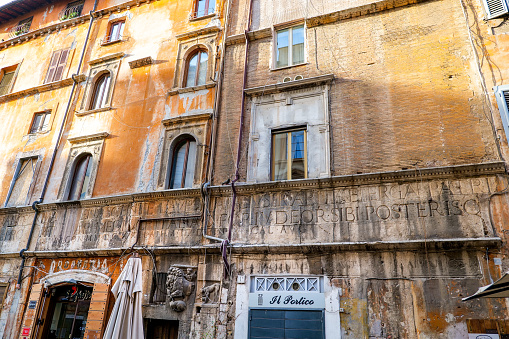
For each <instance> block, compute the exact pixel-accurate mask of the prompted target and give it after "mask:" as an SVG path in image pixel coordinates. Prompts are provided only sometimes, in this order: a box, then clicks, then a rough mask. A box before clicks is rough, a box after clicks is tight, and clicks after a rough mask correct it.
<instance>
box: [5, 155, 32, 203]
mask: <svg viewBox="0 0 509 339" xmlns="http://www.w3.org/2000/svg"><path fill="white" fill-rule="evenodd" d="M36 167H37V158H36V157H34V158H25V159H20V161H19V164H18V168H17V169H16V172H15V174H14V178H13V179H12V182H13V184H12V185H11V188H10V190H9V193H8V194H7V201H6V203H5V206H7V207H10V206H24V205H27V204H28V193H29V192H30V187H31V186H32V181H33V178H34V174H35V170H36Z"/></svg>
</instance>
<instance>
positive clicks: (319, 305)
mask: <svg viewBox="0 0 509 339" xmlns="http://www.w3.org/2000/svg"><path fill="white" fill-rule="evenodd" d="M249 307H250V308H285V309H324V308H325V297H324V295H323V293H316V292H290V291H281V292H268V291H266V292H258V293H256V292H255V293H249Z"/></svg>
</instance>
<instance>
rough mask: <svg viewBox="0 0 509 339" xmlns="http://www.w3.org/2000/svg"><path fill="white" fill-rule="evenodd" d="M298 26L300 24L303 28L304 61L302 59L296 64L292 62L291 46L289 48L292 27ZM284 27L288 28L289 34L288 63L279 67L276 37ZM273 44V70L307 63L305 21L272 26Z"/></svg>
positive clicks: (291, 43) (291, 42) (291, 39)
mask: <svg viewBox="0 0 509 339" xmlns="http://www.w3.org/2000/svg"><path fill="white" fill-rule="evenodd" d="M299 26H302V29H303V30H304V61H302V62H301V63H298V64H294V63H293V55H292V53H293V48H291V47H292V46H293V29H294V28H295V27H299ZM285 29H288V30H289V34H288V65H286V66H281V67H278V66H277V37H278V32H280V31H282V30H285ZM273 31H274V33H273V37H274V38H273V46H274V53H273V57H272V59H273V62H272V69H273V70H278V69H284V68H288V67H294V66H299V65H304V64H306V63H307V57H306V55H307V53H306V50H307V42H306V40H307V39H306V23H305V22H301V23H294V24H292V25H285V26H277V27H274V28H273Z"/></svg>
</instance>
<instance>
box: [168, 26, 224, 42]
mask: <svg viewBox="0 0 509 339" xmlns="http://www.w3.org/2000/svg"><path fill="white" fill-rule="evenodd" d="M220 30H221V27H218V26H210V27H203V28H200V29H197V30H194V31H191V32H186V33H182V34H178V35H177V36H175V38H177V40H187V39H191V38H194V37H197V36H200V35H207V34H210V33H216V32H219V31H220Z"/></svg>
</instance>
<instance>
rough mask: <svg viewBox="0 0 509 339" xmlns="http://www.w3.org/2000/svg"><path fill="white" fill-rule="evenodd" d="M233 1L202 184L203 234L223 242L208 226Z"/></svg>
mask: <svg viewBox="0 0 509 339" xmlns="http://www.w3.org/2000/svg"><path fill="white" fill-rule="evenodd" d="M231 1H232V0H228V2H227V3H226V6H227V7H226V14H225V16H226V17H225V24H224V33H223V41H222V43H221V60H220V63H219V78H218V79H217V82H216V96H215V100H214V108H213V110H212V126H211V131H210V137H209V145H210V153H209V158H208V159H207V168H206V178H207V182H205V183H203V184H202V185H201V189H200V192H201V195H202V198H203V227H202V230H203V231H202V235H203V237H204V238H205V239H209V240H212V241H218V242H221V243H222V242H223V241H224V239H221V238H217V237H213V236H211V235H208V234H207V228H208V220H209V203H210V183H211V182H212V172H213V162H214V156H215V144H216V143H215V141H216V135H217V116H218V111H219V108H220V101H221V89H222V86H223V79H224V63H225V52H226V49H225V48H226V35H227V31H226V30H227V29H228V23H229V18H230V7H231Z"/></svg>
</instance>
